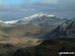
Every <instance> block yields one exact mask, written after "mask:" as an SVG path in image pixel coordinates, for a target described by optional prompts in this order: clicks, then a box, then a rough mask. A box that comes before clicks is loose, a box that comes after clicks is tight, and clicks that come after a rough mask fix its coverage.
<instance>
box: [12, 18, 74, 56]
mask: <svg viewBox="0 0 75 56" xmlns="http://www.w3.org/2000/svg"><path fill="white" fill-rule="evenodd" d="M74 26H75V19H72V20H69V21H67V22H65V23H64V24H62V25H60V26H58V27H57V28H56V29H54V30H53V31H52V33H51V32H50V33H48V37H49V38H51V35H50V36H49V34H53V35H54V36H52V37H54V38H51V39H48V40H45V41H44V42H43V43H41V44H40V45H38V46H35V47H29V48H22V49H19V50H17V51H16V52H15V53H13V54H12V56H58V52H75V31H74V29H75V27H74ZM45 37H47V35H46V36H45ZM58 37H62V38H58Z"/></svg>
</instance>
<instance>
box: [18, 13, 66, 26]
mask: <svg viewBox="0 0 75 56" xmlns="http://www.w3.org/2000/svg"><path fill="white" fill-rule="evenodd" d="M65 21H66V20H64V19H62V18H59V17H56V16H55V15H48V14H43V13H38V14H34V15H32V16H29V17H25V18H23V19H22V20H19V21H18V22H17V24H38V25H44V26H45V25H46V26H50V25H59V24H62V23H63V22H65Z"/></svg>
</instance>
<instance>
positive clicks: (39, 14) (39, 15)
mask: <svg viewBox="0 0 75 56" xmlns="http://www.w3.org/2000/svg"><path fill="white" fill-rule="evenodd" d="M42 16H48V17H55V15H48V14H43V13H38V14H34V15H32V16H30V17H31V18H33V17H42Z"/></svg>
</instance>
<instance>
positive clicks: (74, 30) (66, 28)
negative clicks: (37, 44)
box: [45, 18, 75, 38]
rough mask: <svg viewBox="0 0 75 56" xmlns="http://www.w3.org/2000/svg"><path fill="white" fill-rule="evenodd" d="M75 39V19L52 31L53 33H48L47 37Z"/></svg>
mask: <svg viewBox="0 0 75 56" xmlns="http://www.w3.org/2000/svg"><path fill="white" fill-rule="evenodd" d="M46 36H47V37H49V38H50V36H52V37H68V38H69V37H70V38H71V37H72V38H74V37H75V18H74V19H72V20H69V21H67V22H65V23H63V24H62V25H59V26H58V27H57V28H56V29H54V30H52V31H51V32H48V33H47V34H46V35H45V37H46Z"/></svg>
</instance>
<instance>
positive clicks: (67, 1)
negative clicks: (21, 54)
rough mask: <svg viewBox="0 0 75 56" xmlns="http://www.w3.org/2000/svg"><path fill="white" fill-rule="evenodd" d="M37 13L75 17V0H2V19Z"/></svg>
mask: <svg viewBox="0 0 75 56" xmlns="http://www.w3.org/2000/svg"><path fill="white" fill-rule="evenodd" d="M36 13H46V14H54V15H56V16H59V17H64V18H74V17H75V0H0V20H17V19H22V18H23V17H27V16H30V15H33V14H36Z"/></svg>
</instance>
